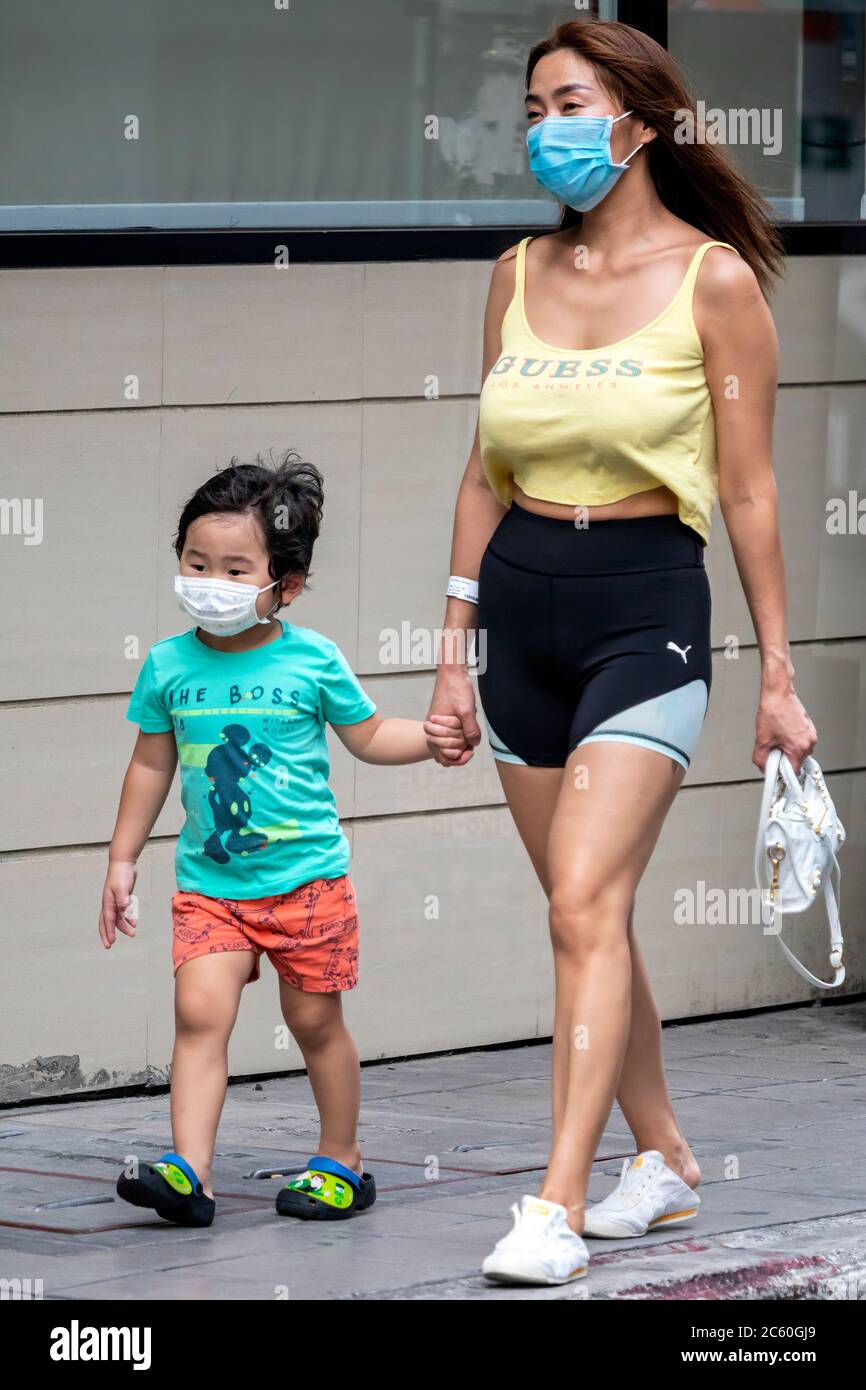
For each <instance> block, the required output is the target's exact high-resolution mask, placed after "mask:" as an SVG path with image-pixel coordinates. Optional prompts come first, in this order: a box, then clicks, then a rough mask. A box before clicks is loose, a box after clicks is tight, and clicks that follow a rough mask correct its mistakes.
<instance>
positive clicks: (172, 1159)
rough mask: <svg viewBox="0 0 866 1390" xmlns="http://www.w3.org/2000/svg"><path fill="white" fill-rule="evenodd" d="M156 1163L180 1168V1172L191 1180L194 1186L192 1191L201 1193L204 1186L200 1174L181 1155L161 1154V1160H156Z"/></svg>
mask: <svg viewBox="0 0 866 1390" xmlns="http://www.w3.org/2000/svg"><path fill="white" fill-rule="evenodd" d="M156 1162H157V1163H173V1164H174V1166H175V1168H179V1169H180V1171H181V1172H182V1173H184V1174H185V1175H186V1177H187V1178H188V1179H189V1181H190V1182H191V1184H192V1190H193V1192H198V1191H200V1189H201V1186H202V1182H201V1178H200V1177H199V1175H198V1173H197V1172H196V1171H195V1169H194V1168H193V1167H192V1165H191V1164H189V1163H187V1161H186V1159H185V1158H181V1156H180V1154H176V1153H164V1154H160V1156H159V1158H158V1159H157V1160H156Z"/></svg>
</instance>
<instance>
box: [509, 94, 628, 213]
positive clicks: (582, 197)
mask: <svg viewBox="0 0 866 1390" xmlns="http://www.w3.org/2000/svg"><path fill="white" fill-rule="evenodd" d="M631 114H632V113H631V111H626V112H624V113H623V115H622V116H617V117H616V118H614V117H613V116H545V118H544V120H543V121H539V122H538V123H537V125H534V126H530V128H529V130H528V131H527V132H526V144H527V147H528V149H529V167H530V168H531V170H532V172H533V174H534V175H535V177H536V178H537V179H538V182H539V183H540V184H541V186H542V188H546V189H547V190H548V192H549V193H553V194H554V195H555V196H556V197H557V198H558V199H559V200H560V202H562V203H566V204H567V205H568V207H570V208H574V209H575V211H576V212H590V211H591V210H592V209H593V208H594V207H597V206H598V204H599V203H600V202H601V200H602V199H603V198H606V197H607V195H608V193H610V191H611V189H612V188H614V187H615V186H616V184H617V183H619V180H620V179H621V178H622V176H623V174H624V173H625V171H626V169H628V168H630V167H631V166H630V165H629V162H628V159H633V158H634V156H635V155H636V154H637V152H638V150H640V149H642V145H638V147H637V149H635V150H632V152H631V154H630V155H629V157H628V159H627V160H625V161H624V163H622V164H615V163H614V161H613V156H612V155H611V152H610V136H611V131H612V130H613V127H614V126H615V125H616V123H617V121H624V120H625V118H626V116H630V115H631Z"/></svg>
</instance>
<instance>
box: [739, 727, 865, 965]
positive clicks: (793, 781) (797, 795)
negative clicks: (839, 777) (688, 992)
mask: <svg viewBox="0 0 866 1390" xmlns="http://www.w3.org/2000/svg"><path fill="white" fill-rule="evenodd" d="M844 841H845V830H844V827H843V825H842V822H841V821H840V819H839V817H838V815H837V814H836V808H835V806H834V805H833V802H832V800H831V798H830V793H829V792H828V790H827V786H826V784H825V782H824V775H823V773H822V772H821V769H820V767H819V766H818V763H817V762H816V761H815V759H814V758H808V757H807V758H805V759H804V760H803V765H802V767H801V769H800V775H799V777H798V776H797V774H796V773H795V772H794V769H793V767H792V766H791V763H790V762H789V760H788V758H787V757H786V755H785V754H784V753H783V752H782V750H781V748H774V749H772V751H771V752H770V755H769V757H768V758H767V765H766V768H765V770H764V795H763V799H762V801H761V816H760V820H759V821H758V838H757V840H756V842H755V880H756V882H757V885H758V888H759V889H760V892H761V903H762V907H763V909H764V913H763V920H764V922H765V924H767V925H775V917H776V913H777V912H778V913H779V915H780V916H781V915H783V914H784V913H786V912H805V911H806V909H807V908H809V907H811V905H812V903H813V902H814V901H815V899H816V898H817V897H818V894H819V893H821V892H822V891H823V894H824V903H825V905H826V908H827V918H828V921H829V924H830V965H831V967H832V968H833V970H835V972H836V975H835V979H833V980H819V979H818V977H817V975H813V974H812V972H811V970H807V969H806V967H805V965H803V964H802V963H801V962H800V961H799V960H798V959H797V957H796V956H795V955H794V954H793V952H792V951H790V950H789V949H788V947H787V946H786V945H785V943H784V941H783V940H782V938H781V935H780V934H779V933H778V932H777V933H776V937H777V940H778V942H779V945H780V946H781V948H782V950H783V951H784V953H785V955H786V956H787V957H788V960H789V961H790V962H791V964H792V965H793V967H794V969H795V970H798V971H799V973H800V974H801V975H802V976H803V978H804V980H808V981H809V983H810V984H812V985H817V987H818V988H819V989H835V988H836V987H837V986H838V985H841V984H842V982H843V981H844V979H845V967H844V966H843V964H842V927H841V924H840V922H839V902H838V892H839V886H840V883H841V874H840V871H839V864H838V862H837V859H836V851H837V850H838V848H839V846H840V845H841V844H843V843H844ZM834 873H835V875H836V892H835V893H834V891H833V874H834ZM768 917H769V921H768Z"/></svg>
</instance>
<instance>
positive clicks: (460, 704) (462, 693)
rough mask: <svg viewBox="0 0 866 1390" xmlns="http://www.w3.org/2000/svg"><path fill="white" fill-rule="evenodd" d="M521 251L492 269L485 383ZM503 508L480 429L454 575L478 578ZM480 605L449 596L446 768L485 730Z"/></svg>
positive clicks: (441, 664) (442, 757) (443, 653)
mask: <svg viewBox="0 0 866 1390" xmlns="http://www.w3.org/2000/svg"><path fill="white" fill-rule="evenodd" d="M516 253H517V247H516V246H512V247H511V249H510V250H508V251H504V252H503V253H502V255H501V256H500V257H499V260H498V261H497V262H496V265H495V266H494V267H493V274H492V276H491V280H490V290H489V292H488V295H487V307H486V309H485V312H484V351H483V355H482V364H481V380H482V382H483V381H484V380H485V379H486V377H487V374H488V372H489V371H490V369H491V367H492V366H493V364H494V362H495V361H496V359H497V358H498V357H499V354H500V352H501V350H502V320H503V318H504V316H505V310H506V309H507V308H508V305H509V303H510V302H511V299H512V297H513V295H514V285H515V258H516ZM505 510H506V509H505V507H503V506H502V503H501V502H499V501H498V500H497V499H496V497H494V495H493V493H492V492H491V490H490V487H489V485H488V482H487V479H486V478H485V476H484V472H483V469H482V467H481V445H480V441H479V434H478V426H477V424H476V427H475V439H474V441H473V444H472V451H471V453H470V455H469V462H468V463H467V465H466V471H465V473H464V474H463V480H462V482H461V484H460V489H459V491H458V493H457V505H456V507H455V511H454V530H453V535H452V541H451V573H452V574H457V575H460V576H461V578H463V579H475V580H477V578H478V571H479V569H480V567H481V557H482V555H483V554H484V551H485V550H486V548H487V542H488V541H489V540H490V537H491V536H492V535H493V532H494V531H495V530H496V527H497V526H498V525H499V522H500V521H501V520H502V517H503V516H504V515H505ZM475 614H476V605H475V604H474V603H470V602H469V601H468V600H467V599H459V598H449V599H448V600H447V602H446V606H445V620H444V623H443V631H442V645H441V647H440V650H439V659H438V665H437V672H436V684H435V687H434V690H433V698H432V700H431V702H430V714H429V716H428V717H430V718H432V717H434V716H435V715H437V714H452V715H456V716H457V718H458V719H459V721H460V724H461V727H462V729H463V734H464V737H465V740H466V744H468V747H464V748H463V751H462V752H457V751H451V752H449V751H448V750H447V749H444V748H442V747H437V746H436V745H435V744H434V743H433V742H432V741H431V742H430V751H431V752H432V754H433V757H434V758H435V759H436V761H437V762H439V763H441V764H442V766H443V767H462V766H463V764H464V763H467V762H468V761H469V759H470V758H471V757H472V754H473V752H474V750H475V748H476V746H477V745H478V743H479V742H480V741H481V730H480V728H479V726H478V720H477V719H476V716H475V689H474V687H473V685H472V682H471V681H470V679H469V675H468V672H467V667H466V658H467V653H468V648H469V643H470V641H471V638H472V635H473V633H474V632H475V627H476V622H475Z"/></svg>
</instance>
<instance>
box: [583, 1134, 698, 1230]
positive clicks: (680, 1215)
mask: <svg viewBox="0 0 866 1390" xmlns="http://www.w3.org/2000/svg"><path fill="white" fill-rule="evenodd" d="M700 1205H701V1199H700V1197H699V1196H698V1194H697V1192H695V1190H694V1188H692V1187H689V1185H688V1183H684V1182H683V1180H682V1178H680V1177H678V1176H677V1174H676V1173H674V1172H673V1171H672V1169H670V1168H668V1166H667V1164H666V1163H665V1161H664V1156H663V1155H662V1154H660V1153H659V1151H658V1149H647V1151H646V1153H642V1154H638V1156H637V1158H635V1159H632V1161H631V1162H629V1160H628V1159H627V1158H626V1159H624V1161H623V1165H622V1173H621V1174H620V1179H619V1186H618V1187H617V1189H616V1191H615V1192H611V1193H610V1194H609V1195H608V1196H607V1197H605V1198H604V1200H603V1201H601V1202H593V1203H592V1204H591V1205H590V1206H588V1207H587V1210H586V1219H585V1221H584V1223H583V1234H584V1235H585V1236H609V1237H610V1238H611V1239H617V1238H619V1239H624V1238H627V1237H629V1236H644V1235H646V1233H647V1231H654V1230H657V1229H658V1227H660V1226H684V1225H685V1224H686V1222H687V1221H692V1220H694V1218H695V1216H696V1215H697V1211H698V1207H699V1206H700Z"/></svg>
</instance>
